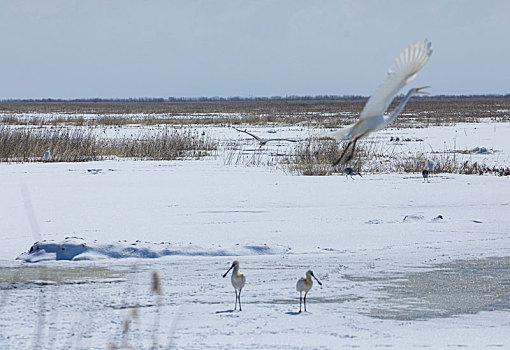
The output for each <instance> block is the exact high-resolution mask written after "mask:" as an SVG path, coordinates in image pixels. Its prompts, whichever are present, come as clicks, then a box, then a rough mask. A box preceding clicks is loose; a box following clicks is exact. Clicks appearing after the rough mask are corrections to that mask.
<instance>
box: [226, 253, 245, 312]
mask: <svg viewBox="0 0 510 350" xmlns="http://www.w3.org/2000/svg"><path fill="white" fill-rule="evenodd" d="M232 269H234V271H232V276H231V277H230V281H231V282H232V287H234V292H235V293H236V303H235V306H234V310H236V309H237V301H238V300H239V311H242V309H241V290H242V289H243V288H244V284H245V283H246V278H245V277H244V275H243V274H242V273H240V272H239V260H234V262H233V263H232V266H230V269H228V270H227V272H225V273H224V274H223V278H225V277H226V276H227V274H228V273H229V272H230V270H232ZM237 291H239V294H238V293H237Z"/></svg>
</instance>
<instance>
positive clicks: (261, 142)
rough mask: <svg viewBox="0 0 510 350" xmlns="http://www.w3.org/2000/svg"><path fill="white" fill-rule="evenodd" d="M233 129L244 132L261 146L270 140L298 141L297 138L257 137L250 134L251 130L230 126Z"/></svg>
mask: <svg viewBox="0 0 510 350" xmlns="http://www.w3.org/2000/svg"><path fill="white" fill-rule="evenodd" d="M232 128H233V129H235V130H237V131H239V132H244V133H245V134H247V135H250V136H251V137H253V138H254V139H255V140H257V141H258V143H259V147H262V146H265V145H266V143H268V142H270V141H288V142H298V140H293V139H285V138H283V139H282V138H274V139H264V138H262V137H258V136H257V135H254V134H252V133H251V132H248V131H246V130H241V129H238V128H234V127H232Z"/></svg>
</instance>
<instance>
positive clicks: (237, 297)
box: [234, 289, 242, 311]
mask: <svg viewBox="0 0 510 350" xmlns="http://www.w3.org/2000/svg"><path fill="white" fill-rule="evenodd" d="M234 292H235V293H236V303H235V305H234V310H237V301H238V300H239V311H242V309H241V291H240V290H239V293H237V289H234Z"/></svg>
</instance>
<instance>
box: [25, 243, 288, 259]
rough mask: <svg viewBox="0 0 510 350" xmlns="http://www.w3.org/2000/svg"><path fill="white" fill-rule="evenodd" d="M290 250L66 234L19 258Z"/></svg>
mask: <svg viewBox="0 0 510 350" xmlns="http://www.w3.org/2000/svg"><path fill="white" fill-rule="evenodd" d="M289 250H290V249H289V248H286V247H282V246H278V247H270V246H267V245H265V244H260V245H254V244H251V245H246V246H240V245H236V246H234V247H231V248H228V249H225V248H222V247H221V246H215V247H210V248H204V247H200V246H197V245H194V244H183V243H178V244H176V243H168V242H161V243H151V242H141V241H136V242H133V243H128V242H117V243H115V244H92V245H91V244H88V243H86V242H85V241H84V240H83V239H82V238H79V237H66V238H65V239H64V240H63V241H60V242H55V241H41V242H35V243H34V244H33V245H32V247H30V249H29V251H28V252H25V253H22V254H21V255H19V256H18V257H17V258H16V259H17V260H23V261H26V262H33V263H35V262H40V261H51V260H70V261H79V260H99V259H122V258H142V259H154V258H160V257H163V256H168V255H189V256H245V255H273V254H283V253H286V252H288V251H289Z"/></svg>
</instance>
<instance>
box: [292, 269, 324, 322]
mask: <svg viewBox="0 0 510 350" xmlns="http://www.w3.org/2000/svg"><path fill="white" fill-rule="evenodd" d="M312 277H313V278H315V280H316V281H317V283H319V286H322V283H321V281H319V280H318V279H317V277H315V275H314V274H313V271H312V270H308V271H306V277H301V278H300V279H299V280H298V281H297V283H296V290H297V291H298V292H299V312H301V300H302V298H301V296H302V294H303V292H305V297H304V298H303V304H305V312H306V295H307V294H308V292H309V291H310V289H312V286H313V281H312Z"/></svg>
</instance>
